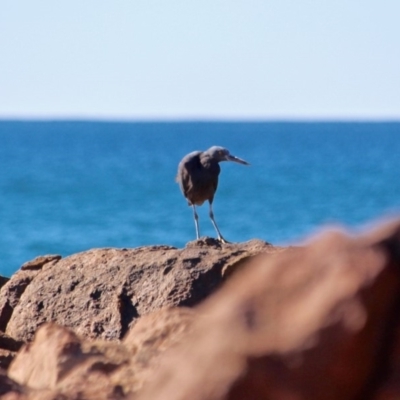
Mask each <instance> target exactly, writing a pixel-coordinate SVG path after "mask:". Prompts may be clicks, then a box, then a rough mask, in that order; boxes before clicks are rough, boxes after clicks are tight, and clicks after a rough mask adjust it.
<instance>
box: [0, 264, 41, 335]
mask: <svg viewBox="0 0 400 400" xmlns="http://www.w3.org/2000/svg"><path fill="white" fill-rule="evenodd" d="M38 273H39V271H36V270H34V271H31V270H27V271H21V270H20V271H17V272H16V273H15V274H14V275H13V276H12V277H11V279H10V280H9V281H8V282H7V283H6V284H5V285H4V286H3V287H2V288H1V289H0V331H3V332H5V331H6V328H7V324H8V322H9V321H10V318H11V316H12V314H13V312H14V309H15V307H16V306H17V304H18V302H19V300H20V298H21V296H22V294H23V293H24V291H25V289H26V288H27V287H28V285H29V284H30V283H31V282H32V280H33V278H34V277H35V276H36V275H37V274H38ZM11 336H12V335H11Z"/></svg>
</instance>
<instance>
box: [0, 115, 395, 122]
mask: <svg viewBox="0 0 400 400" xmlns="http://www.w3.org/2000/svg"><path fill="white" fill-rule="evenodd" d="M0 122H81V123H90V122H95V123H400V116H399V117H356V116H354V117H264V118H262V117H260V118H252V117H231V118H229V117H208V118H205V117H141V118H139V117H115V116H104V117H103V116H101V117H100V116H89V115H88V116H62V115H59V116H40V115H37V116H34V115H29V116H28V115H27V116H11V115H10V116H2V115H0Z"/></svg>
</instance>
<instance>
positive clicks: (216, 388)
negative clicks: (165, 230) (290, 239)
mask: <svg viewBox="0 0 400 400" xmlns="http://www.w3.org/2000/svg"><path fill="white" fill-rule="evenodd" d="M126 254H128V256H126ZM171 259H173V261H168V260H171ZM166 269H167V271H166V273H165V270H166ZM26 271H28V270H25V271H23V272H26ZM29 271H40V272H39V273H38V274H37V275H36V276H35V277H34V279H32V280H31V282H30V283H29V284H28V285H27V286H26V288H25V290H24V292H23V294H22V295H21V296H20V297H19V300H18V302H17V304H16V305H14V308H13V310H14V311H13V313H12V316H11V318H10V320H9V322H8V324H7V332H9V333H10V332H14V334H13V336H14V337H15V336H16V337H23V338H24V339H25V340H28V341H30V340H31V337H32V336H31V333H30V329H32V330H33V331H36V333H35V334H34V339H33V341H31V342H29V343H28V344H25V345H24V346H23V347H22V349H21V350H20V351H19V353H18V355H17V356H16V358H15V359H14V361H13V362H12V364H11V365H10V367H9V369H8V376H5V375H3V376H1V375H0V385H1V379H3V380H4V382H5V385H6V386H5V387H7V388H9V389H7V390H5V391H4V393H7V394H5V396H4V397H2V398H5V399H6V400H36V399H47V400H56V399H65V400H68V399H80V400H85V399H86V400H92V399H100V400H102V399H117V400H118V399H130V400H150V399H151V400H157V399H170V400H180V399H193V400H196V399H207V400H239V399H240V400H242V399H243V400H247V399H266V400H293V399H296V400H337V399H340V400H394V399H399V398H400V385H399V382H400V380H399V377H400V221H399V222H393V223H388V224H386V225H384V226H382V227H379V228H377V229H375V230H372V231H371V232H369V233H367V234H363V235H360V236H357V237H352V236H349V235H347V234H345V233H343V232H340V231H332V232H327V233H324V234H321V235H320V236H318V237H317V238H314V239H312V240H310V241H309V242H308V243H307V244H305V245H303V246H300V247H295V248H291V249H290V250H288V249H287V250H283V251H282V249H275V248H273V247H271V246H269V245H267V244H265V243H263V242H259V241H252V242H249V243H245V244H228V245H222V246H221V245H219V244H218V242H215V241H213V240H211V239H205V240H201V241H199V242H193V243H191V244H189V245H188V246H187V247H186V248H185V249H183V250H177V249H174V248H170V247H165V246H158V247H147V248H140V249H135V250H117V249H101V250H93V251H90V252H85V253H80V254H77V255H74V256H71V257H68V258H66V259H64V260H63V259H61V260H58V261H51V262H48V263H45V264H44V265H43V266H42V267H41V268H40V269H39V270H35V269H29ZM50 271H51V274H50ZM106 271H110V273H109V275H108V281H105V279H106V278H105V277H106V274H105V272H106ZM20 272H21V271H20ZM58 275H60V276H62V278H60V279H59V278H58ZM49 276H52V277H53V278H52V279H50V282H51V281H52V280H53V282H54V283H53V285H52V284H51V283H49V282H48V277H49ZM73 276H75V278H76V280H78V281H79V282H78V283H76V284H75V287H74V288H73V290H70V291H67V288H70V287H71V279H72V277H73ZM122 276H124V279H122ZM39 278H40V279H39ZM12 280H13V278H12V279H11V280H10V281H12ZM225 280H226V282H224V281H225ZM61 282H64V285H62V286H61V289H60V290H57V289H58V287H59V286H58V285H60V284H61ZM127 282H129V285H130V286H128V284H127ZM222 282H224V284H223V285H221V283H222ZM157 285H158V286H157ZM33 288H35V290H33ZM216 289H218V290H216ZM93 290H97V292H96V293H97V295H96V296H94V297H95V298H93V296H91V294H92V293H93ZM124 290H125V291H124ZM123 291H124V293H125V295H126V296H127V297H128V298H129V299H130V301H131V302H132V305H134V307H135V310H136V312H135V313H134V318H131V319H129V320H128V321H125V322H124V323H125V325H123V326H125V328H124V329H121V326H122V325H121V319H122V317H121V316H122V315H125V314H124V312H125V311H124V309H123V307H122V308H121V307H120V306H118V304H120V303H118V302H116V300H115V298H120V293H121V292H123ZM171 291H172V294H171ZM57 292H59V294H57ZM214 292H215V293H214ZM46 293H49V294H47V296H48V297H49V298H50V296H53V301H52V302H51V303H50V302H48V303H46V304H43V308H42V312H43V313H45V310H47V309H53V314H51V315H52V316H53V317H55V318H54V320H53V322H52V323H45V322H46V321H49V320H51V319H50V318H49V317H46V318H44V319H41V320H40V321H41V322H40V323H37V324H36V327H39V326H40V327H39V329H36V328H35V329H33V327H31V328H29V329H28V330H24V328H23V327H22V326H21V325H19V324H16V323H15V322H13V321H14V318H16V317H17V315H16V314H19V313H22V312H24V311H25V309H27V310H29V307H32V305H33V307H32V308H33V310H34V311H33V312H32V311H31V312H32V314H29V312H28V313H26V314H25V318H39V317H40V315H39V314H38V313H37V311H35V310H36V305H37V301H38V300H39V301H44V300H43V299H45V298H46ZM85 293H86V294H85ZM98 293H100V294H98ZM57 296H59V298H60V299H61V298H63V299H64V300H63V301H62V302H60V300H59V299H57ZM85 296H86V297H85ZM74 297H77V298H78V299H81V300H82V301H83V300H85V299H86V300H88V299H89V298H90V299H91V303H89V304H90V305H89V306H86V308H79V307H78V303H77V300H74ZM29 299H30V301H29ZM95 301H97V303H96V302H95ZM13 304H14V303H13ZM83 304H87V303H83ZM22 305H23V307H22ZM96 305H97V306H96ZM177 305H178V306H180V307H178V308H177V307H175V306H177ZM71 306H73V307H71ZM165 306H168V307H167V308H165ZM185 306H186V307H185ZM68 307H70V310H69V312H70V314H68V312H67V311H68V310H67V308H68ZM121 309H122V311H121ZM127 309H128V315H129V310H131V309H130V308H129V307H127ZM110 310H111V311H114V312H117V314H118V318H116V319H115V320H113V319H112V316H111V314H110ZM131 311H132V310H131ZM74 313H77V314H82V315H79V316H75V315H73V314H74ZM46 315H47V314H46ZM48 315H50V314H48ZM66 316H69V317H68V318H69V319H68V318H67V317H66ZM107 316H108V317H107ZM57 318H58V319H57ZM85 318H87V319H88V320H89V321H90V323H89V324H87V321H86V325H85V323H84V322H85ZM54 321H55V322H57V324H55V323H54ZM61 321H63V322H67V323H65V326H64V327H63V326H60V324H63V323H62V322H61ZM93 321H100V322H101V324H100V325H99V326H101V327H103V328H104V329H100V330H99V331H97V330H95V331H92V330H90V329H87V326H91V324H92V323H93ZM132 322H134V323H132ZM28 323H29V324H31V322H30V321H28ZM111 324H114V325H111ZM41 325H43V326H41ZM110 326H114V328H113V329H111V328H110ZM17 328H18V329H19V331H20V332H23V334H21V336H18V335H17V332H18V329H17ZM105 332H108V333H109V332H115V335H114V334H113V335H111V334H108V333H107V334H104V333H105ZM28 333H29V334H28ZM124 333H125V335H124ZM121 338H122V339H121ZM106 339H107V340H106ZM109 339H112V340H109Z"/></svg>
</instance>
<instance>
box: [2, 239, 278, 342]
mask: <svg viewBox="0 0 400 400" xmlns="http://www.w3.org/2000/svg"><path fill="white" fill-rule="evenodd" d="M262 251H265V252H267V251H274V248H273V247H272V246H270V245H268V244H267V243H265V242H262V241H258V240H254V241H250V242H247V243H238V244H227V245H221V244H220V243H219V242H218V241H216V240H214V239H207V238H206V239H202V240H199V241H196V242H192V243H189V244H188V246H187V247H186V248H185V249H182V250H178V249H176V248H173V247H168V246H150V247H141V248H137V249H96V250H90V251H87V252H83V253H79V254H75V255H72V256H70V257H67V258H64V259H61V260H59V261H57V260H56V262H47V263H46V264H44V265H43V266H42V268H41V269H40V270H32V269H26V270H24V271H19V272H17V273H16V274H15V275H14V276H13V277H12V279H11V280H10V282H8V283H7V284H6V285H5V287H3V289H6V290H4V291H3V289H2V292H1V296H0V328H2V329H4V328H5V327H6V331H7V333H8V334H9V335H10V336H12V337H15V338H17V339H18V340H24V341H29V340H31V339H32V337H33V335H34V333H35V331H36V329H37V328H38V327H39V326H40V325H42V324H43V323H45V322H57V323H58V324H60V325H63V326H66V327H71V328H73V329H74V331H75V332H76V333H78V334H80V335H84V336H87V337H90V338H103V339H111V340H115V339H120V338H121V337H123V336H124V335H125V333H126V332H127V331H128V329H129V326H130V325H131V324H132V323H134V322H135V321H136V320H137V318H138V317H140V316H142V315H145V314H148V313H150V312H152V311H155V310H158V309H161V308H164V307H171V306H194V305H196V304H198V303H199V302H200V301H201V300H203V299H204V298H205V297H207V296H208V295H209V294H210V293H212V292H213V291H215V289H216V288H217V287H218V286H219V285H220V284H221V282H222V280H223V277H222V275H221V271H222V269H224V268H227V267H228V266H230V267H232V266H234V265H235V263H237V262H240V260H241V259H243V258H246V257H248V256H250V255H254V254H257V253H260V252H262ZM24 274H25V275H24ZM27 274H31V275H27ZM33 274H34V275H33ZM23 277H29V279H28V278H26V280H25V281H24V280H23V279H22V278H23ZM7 286H8V288H7ZM12 289H13V290H14V291H13V290H12ZM22 289H24V290H22ZM14 292H17V293H14ZM1 322H2V323H1Z"/></svg>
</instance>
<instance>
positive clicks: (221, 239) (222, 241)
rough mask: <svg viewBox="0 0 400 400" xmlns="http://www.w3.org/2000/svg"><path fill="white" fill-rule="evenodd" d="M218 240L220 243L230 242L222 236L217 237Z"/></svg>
mask: <svg viewBox="0 0 400 400" xmlns="http://www.w3.org/2000/svg"><path fill="white" fill-rule="evenodd" d="M217 240H218V242H220V243H224V244H230V243H231V242H228V241H227V240H226V239H224V238H223V237H222V236H219V237H218V239H217Z"/></svg>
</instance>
